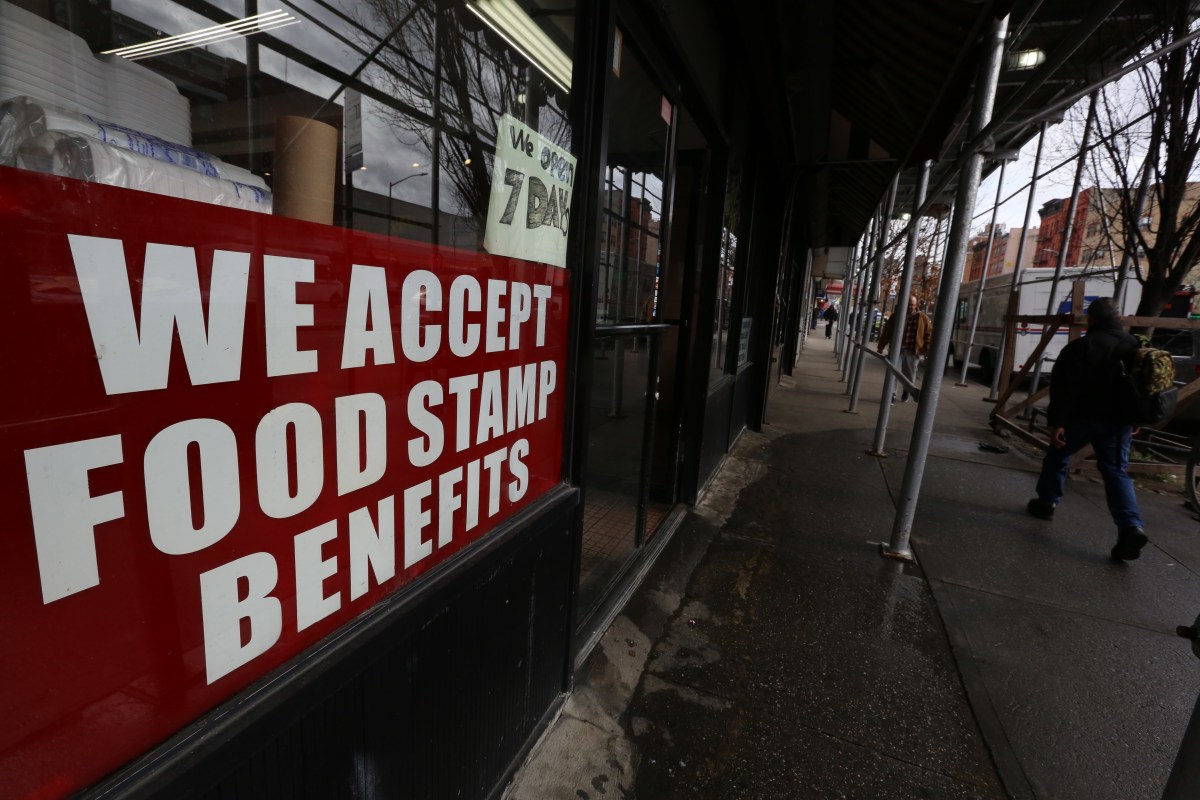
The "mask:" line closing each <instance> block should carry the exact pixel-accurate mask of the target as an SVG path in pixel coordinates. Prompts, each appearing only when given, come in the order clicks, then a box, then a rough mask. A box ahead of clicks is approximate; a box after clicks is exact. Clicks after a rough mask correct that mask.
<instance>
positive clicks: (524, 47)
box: [467, 0, 571, 92]
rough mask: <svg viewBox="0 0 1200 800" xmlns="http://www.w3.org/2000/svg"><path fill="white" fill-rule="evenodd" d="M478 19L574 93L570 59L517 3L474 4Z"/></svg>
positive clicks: (485, 0) (481, 0) (490, 0)
mask: <svg viewBox="0 0 1200 800" xmlns="http://www.w3.org/2000/svg"><path fill="white" fill-rule="evenodd" d="M467 8H469V9H470V10H471V11H472V12H473V13H474V14H475V16H477V17H479V18H480V19H481V20H483V21H484V22H485V23H487V25H488V27H490V28H491V29H492V30H494V31H495V32H496V33H498V34H499V35H500V37H501V38H502V39H504V40H505V41H506V42H508V43H509V44H510V45H511V46H512V47H513V49H514V50H516V51H517V52H518V53H520V54H521V55H522V56H524V57H525V59H526V60H527V61H529V63H531V64H533V65H534V66H535V67H537V68H538V69H539V70H541V71H542V73H543V74H544V75H545V76H546V77H547V78H549V79H550V80H551V82H553V83H554V85H555V86H557V87H558V88H560V89H562V90H563V91H564V92H569V91H570V90H571V59H570V57H569V56H567V54H566V53H564V52H563V51H562V49H561V48H559V46H558V45H556V44H555V43H554V42H553V41H552V40H551V39H550V37H549V36H547V35H546V32H545V31H543V30H542V29H541V28H539V27H538V24H537V23H536V22H534V21H533V18H532V17H530V16H529V14H527V13H525V10H524V9H522V8H521V7H520V6H519V5H517V2H516V0H471V2H468V3H467Z"/></svg>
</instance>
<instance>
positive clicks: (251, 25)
mask: <svg viewBox="0 0 1200 800" xmlns="http://www.w3.org/2000/svg"><path fill="white" fill-rule="evenodd" d="M299 21H300V20H298V19H296V18H295V17H293V16H292V15H291V14H289V13H288V12H286V11H282V10H275V11H268V12H266V13H264V14H255V15H254V16H253V17H245V18H244V19H238V20H234V21H233V22H227V23H225V24H224V25H213V26H211V27H208V28H201V29H199V30H195V31H192V32H190V33H181V34H179V35H178V36H167V37H165V38H162V39H154V40H153V41H149V42H143V43H141V44H132V45H129V46H128V47H118V48H116V49H114V50H105V51H104V52H103V53H102V55H114V56H120V57H121V58H126V59H129V60H130V61H138V60H140V59H143V58H152V57H154V56H163V55H166V54H168V53H176V52H179V51H180V50H190V49H192V48H193V47H204V46H206V45H210V44H214V43H216V42H223V41H226V40H228V39H236V38H238V37H241V36H250V35H252V34H255V33H260V32H262V31H268V30H273V29H274V28H283V27H286V26H288V25H295V24H296V23H297V22H299Z"/></svg>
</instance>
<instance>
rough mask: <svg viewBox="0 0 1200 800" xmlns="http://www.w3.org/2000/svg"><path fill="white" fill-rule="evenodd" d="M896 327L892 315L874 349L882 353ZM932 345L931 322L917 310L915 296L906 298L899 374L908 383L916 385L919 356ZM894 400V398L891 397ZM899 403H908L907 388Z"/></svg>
mask: <svg viewBox="0 0 1200 800" xmlns="http://www.w3.org/2000/svg"><path fill="white" fill-rule="evenodd" d="M895 326H896V315H895V314H894V313H893V314H892V315H891V316H890V317H888V318H887V322H885V323H883V330H881V331H880V332H879V344H878V345H876V349H877V350H878V351H879V352H880V353H882V352H883V351H884V350H886V349H887V347H888V345H889V344H891V341H892V333H893V331H892V329H893V328H894V327H895ZM932 344H933V322H932V321H930V319H929V317H928V316H927V315H926V314H925V313H924V312H922V311H918V310H917V298H916V296H915V295H909V297H908V317H907V318H906V319H905V321H904V335H903V336H901V337H900V372H901V373H902V374H903V375H904V377H906V378H908V380H909V381H911V382H913V383H916V381H917V362H918V361H919V359H920V358H921V356H923V355H925V354H926V353H928V352H929V347H930V346H931V345H932ZM892 399H893V400H895V399H896V398H895V396H893V397H892ZM900 402H901V403H905V402H908V387H907V386H906V387H904V392H903V394H902V395H901V396H900Z"/></svg>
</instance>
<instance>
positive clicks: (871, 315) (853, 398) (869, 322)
mask: <svg viewBox="0 0 1200 800" xmlns="http://www.w3.org/2000/svg"><path fill="white" fill-rule="evenodd" d="M899 184H900V173H899V172H897V173H896V174H895V175H893V176H892V186H891V188H890V189H889V190H888V198H887V206H886V208H885V209H884V211H883V215H882V217H881V218H880V221H879V230H878V231H876V236H875V266H874V267H873V268H872V269H871V281H870V283H871V293H870V295H869V296H868V297H867V306H866V314H865V316H866V322H865V325H864V326H863V331H862V335H861V336H860V337H859V349H858V367H857V368H856V369H855V371H854V381H853V383H854V385H853V387H852V388H851V390H850V407H849V408H847V409H846V412H847V413H849V414H857V413H858V394H859V390H860V389H861V388H862V373H863V365H864V361H865V359H866V357H867V347H868V346H869V345H870V342H871V329H872V328H873V327H875V307H876V306H877V305H879V284H880V282H881V280H882V278H883V247H884V243H885V242H886V241H887V233H888V222H889V220H891V218H892V212H893V211H895V209H896V188H897V187H898V186H899Z"/></svg>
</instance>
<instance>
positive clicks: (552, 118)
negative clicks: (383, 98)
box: [362, 0, 570, 235]
mask: <svg viewBox="0 0 1200 800" xmlns="http://www.w3.org/2000/svg"><path fill="white" fill-rule="evenodd" d="M364 8H365V9H366V12H365V19H363V20H362V25H363V30H372V31H374V30H395V35H394V36H393V38H392V40H391V42H389V45H390V46H389V47H387V48H385V49H384V50H383V52H382V53H381V54H380V57H379V60H378V69H377V70H376V72H375V73H374V74H373V75H372V78H373V80H375V81H378V82H380V83H382V84H383V85H384V86H385V87H386V88H387V91H388V93H389V94H390V95H391V96H392V97H395V98H398V100H399V102H398V103H397V105H396V106H395V107H392V108H390V109H388V110H387V111H386V112H385V113H386V115H387V117H388V118H389V120H390V121H391V123H392V124H393V126H394V128H393V130H394V131H395V134H396V136H397V140H398V141H399V142H400V143H402V144H404V145H406V146H412V145H414V144H416V145H418V146H419V147H420V149H422V150H424V151H425V152H427V153H429V154H431V156H432V155H433V154H435V153H436V154H437V156H436V159H437V161H438V164H437V165H435V166H437V167H439V168H440V170H441V175H442V178H443V182H442V183H441V187H442V192H443V197H442V203H443V204H447V202H448V204H450V205H453V206H456V207H457V209H458V212H459V214H460V215H462V216H464V217H466V218H468V219H471V220H473V223H474V226H475V227H476V228H477V233H479V235H482V231H483V228H484V224H485V221H486V216H487V210H488V201H489V198H490V192H491V178H490V174H491V173H490V166H491V161H492V154H493V153H494V152H495V142H496V137H497V135H498V130H497V129H498V126H499V119H500V115H501V114H504V113H508V114H511V115H513V116H515V117H517V118H518V119H522V120H524V121H525V122H526V123H527V124H530V125H531V126H533V127H534V128H536V129H537V130H538V131H539V132H540V133H542V135H544V136H546V137H547V138H549V139H551V140H552V141H555V142H556V143H558V144H560V145H561V146H563V147H567V148H569V147H570V127H569V126H568V124H567V120H566V116H565V114H564V113H563V112H562V111H561V108H563V107H564V106H565V97H563V96H562V95H561V92H560V91H559V90H558V88H557V87H555V86H554V85H553V83H552V82H551V81H549V80H547V79H546V78H545V77H544V76H543V75H542V74H541V73H540V72H539V71H538V70H537V69H535V68H534V67H533V66H532V65H531V64H530V63H529V62H528V61H526V60H525V58H524V57H523V56H522V55H521V54H520V53H519V52H518V51H517V50H515V49H514V48H512V47H510V46H508V45H507V43H505V42H504V41H503V40H502V39H501V38H500V37H499V36H498V35H497V34H496V33H495V32H494V31H492V29H491V28H489V27H487V26H486V25H484V24H483V23H482V22H480V21H479V20H478V19H477V18H475V17H474V16H473V15H472V14H471V13H469V12H468V11H467V10H465V8H464V7H463V6H462V5H461V4H454V5H451V4H447V3H445V2H444V1H443V0H368V1H367V3H366V4H365V6H364ZM364 43H365V44H373V42H372V41H371V40H370V37H369V36H367V37H366V38H365V42H364ZM413 140H415V141H413Z"/></svg>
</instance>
